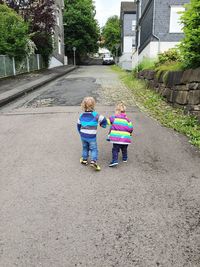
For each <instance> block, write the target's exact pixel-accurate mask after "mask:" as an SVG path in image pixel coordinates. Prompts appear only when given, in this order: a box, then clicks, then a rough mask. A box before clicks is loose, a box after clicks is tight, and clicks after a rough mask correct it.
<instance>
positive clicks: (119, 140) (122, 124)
mask: <svg viewBox="0 0 200 267" xmlns="http://www.w3.org/2000/svg"><path fill="white" fill-rule="evenodd" d="M107 122H108V124H109V125H110V132H109V135H108V139H107V140H108V141H110V142H111V143H113V148H112V161H111V162H110V164H109V167H114V166H116V165H118V154H119V152H120V150H121V151H122V160H123V162H127V160H128V153H127V149H128V145H129V144H130V143H131V135H132V132H133V125H132V122H131V121H130V120H129V119H128V118H127V116H126V106H125V105H124V104H123V103H119V104H117V105H116V109H115V115H114V116H111V117H110V118H109V119H107Z"/></svg>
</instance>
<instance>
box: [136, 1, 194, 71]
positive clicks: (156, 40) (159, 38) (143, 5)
mask: <svg viewBox="0 0 200 267" xmlns="http://www.w3.org/2000/svg"><path fill="white" fill-rule="evenodd" d="M188 2H189V0H166V1H163V0H137V25H136V31H137V34H136V36H137V37H136V49H135V50H134V51H133V57H132V59H133V62H132V63H133V67H135V66H136V65H137V64H138V63H139V62H140V61H142V60H143V58H145V57H146V58H156V57H157V55H158V53H162V52H164V51H167V50H168V49H170V48H173V47H175V46H176V45H177V44H178V43H179V42H180V40H181V39H182V38H183V37H184V35H183V31H182V25H181V23H180V16H181V14H180V12H183V11H184V10H185V9H184V4H186V3H188Z"/></svg>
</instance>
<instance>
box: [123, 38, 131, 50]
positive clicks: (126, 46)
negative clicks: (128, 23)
mask: <svg viewBox="0 0 200 267" xmlns="http://www.w3.org/2000/svg"><path fill="white" fill-rule="evenodd" d="M132 45H133V37H132V36H125V37H124V49H123V50H124V51H123V53H131V52H132Z"/></svg>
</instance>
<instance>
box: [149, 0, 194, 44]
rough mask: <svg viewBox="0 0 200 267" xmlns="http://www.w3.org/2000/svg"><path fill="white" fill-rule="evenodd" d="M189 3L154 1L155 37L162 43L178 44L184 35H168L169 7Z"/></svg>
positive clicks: (187, 0) (175, 0) (182, 1)
mask: <svg viewBox="0 0 200 267" xmlns="http://www.w3.org/2000/svg"><path fill="white" fill-rule="evenodd" d="M186 3H189V0H167V1H163V0H155V7H156V8H155V22H154V23H155V28H154V29H155V35H157V36H158V37H159V38H160V40H161V41H162V42H170V41H171V42H178V41H180V40H181V39H182V38H183V37H184V35H183V33H170V32H169V25H170V6H173V5H177V6H179V5H180V6H183V5H184V4H186Z"/></svg>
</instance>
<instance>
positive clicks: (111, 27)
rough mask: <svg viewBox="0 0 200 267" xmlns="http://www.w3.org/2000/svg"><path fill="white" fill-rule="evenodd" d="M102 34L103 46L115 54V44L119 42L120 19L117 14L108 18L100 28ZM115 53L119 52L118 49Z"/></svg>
mask: <svg viewBox="0 0 200 267" xmlns="http://www.w3.org/2000/svg"><path fill="white" fill-rule="evenodd" d="M102 36H103V38H104V40H105V43H104V45H105V47H106V48H107V49H108V50H110V51H111V53H112V54H115V52H116V47H115V45H117V44H120V20H119V18H118V16H112V17H110V18H108V20H107V22H106V24H105V26H104V27H103V29H102ZM117 54H119V51H118V53H117Z"/></svg>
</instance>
